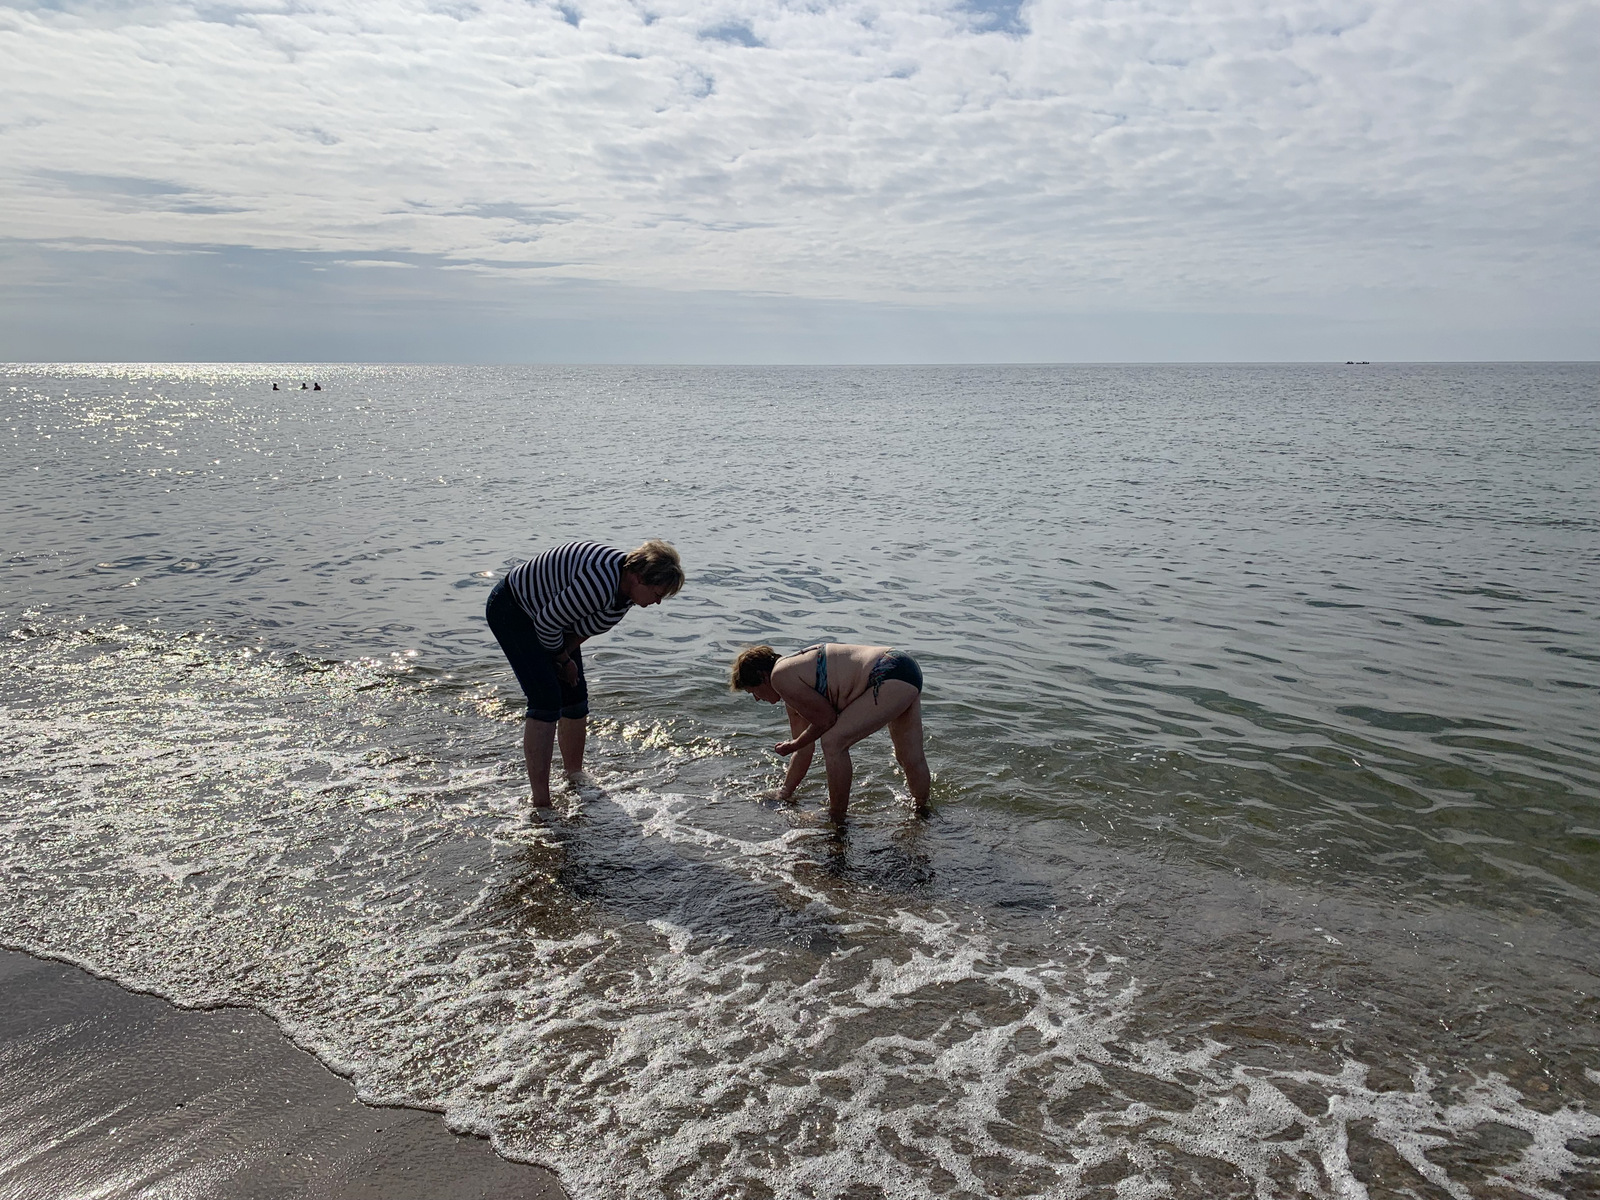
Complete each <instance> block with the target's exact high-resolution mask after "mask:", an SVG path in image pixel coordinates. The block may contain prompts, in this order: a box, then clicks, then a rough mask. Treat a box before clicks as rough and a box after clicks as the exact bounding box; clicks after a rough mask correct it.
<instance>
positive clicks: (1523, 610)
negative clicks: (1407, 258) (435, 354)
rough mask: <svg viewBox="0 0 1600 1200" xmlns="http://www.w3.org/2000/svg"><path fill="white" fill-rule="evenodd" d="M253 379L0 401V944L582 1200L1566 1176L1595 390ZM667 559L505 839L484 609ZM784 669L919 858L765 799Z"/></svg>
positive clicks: (1215, 1189) (1590, 1070)
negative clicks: (568, 553)
mask: <svg viewBox="0 0 1600 1200" xmlns="http://www.w3.org/2000/svg"><path fill="white" fill-rule="evenodd" d="M274 370H282V369H281V368H277V369H274V368H252V367H240V368H223V367H218V368H172V369H166V368H130V369H116V368H99V367H96V368H84V369H72V368H50V369H37V370H35V369H16V368H14V369H13V374H12V375H11V376H10V377H9V378H4V379H0V387H3V388H5V389H7V390H6V391H4V392H3V393H0V394H3V395H4V396H5V397H6V404H5V406H4V420H5V429H4V431H3V433H0V438H3V442H0V444H3V445H4V447H5V450H4V455H5V467H6V471H5V478H6V482H5V483H4V484H3V485H0V488H3V490H0V496H3V497H4V501H3V502H4V511H5V525H6V527H7V529H8V530H9V531H11V532H8V534H7V536H6V539H5V545H4V553H5V556H6V557H5V567H4V571H3V573H0V589H3V590H0V610H3V611H4V613H5V618H6V620H5V627H6V628H7V629H8V630H10V631H11V633H10V636H9V638H8V639H7V640H6V641H5V642H4V645H3V649H0V655H3V657H4V666H5V674H4V680H5V682H4V683H3V684H0V689H3V690H0V704H3V708H0V725H4V729H3V731H0V744H3V745H4V746H5V750H4V751H0V772H3V775H0V777H3V779H4V781H5V790H4V796H5V808H4V811H3V813H0V822H3V824H4V827H5V828H4V835H3V838H0V847H3V849H0V870H3V871H4V875H3V878H4V880H5V885H4V890H3V892H0V904H3V907H4V912H5V922H4V929H5V931H6V933H5V941H6V942H7V944H10V945H15V946H18V947H21V948H27V949H31V950H34V951H36V952H43V953H49V954H55V955H58V956H63V957H69V958H72V959H74V960H76V961H81V962H84V963H85V964H86V965H89V966H91V967H93V968H94V969H96V970H99V971H102V972H104V973H107V974H110V975H112V976H113V977H115V978H119V979H122V980H124V981H125V982H129V983H134V984H138V985H140V986H145V987H150V988H153V989H155V990H158V991H161V992H162V993H164V994H167V995H170V996H173V997H174V998H176V999H178V1000H180V1001H182V1002H185V1003H191V1004H201V1003H205V1004H210V1003H222V1002H245V1003H252V1004H256V1005H258V1006H260V1007H263V1008H265V1009H266V1010H268V1011H270V1012H272V1013H273V1014H274V1015H275V1016H276V1017H277V1018H278V1019H279V1020H280V1021H281V1022H282V1023H283V1024H284V1025H285V1027H286V1028H288V1029H289V1030H291V1032H293V1034H294V1035H295V1036H296V1037H297V1038H298V1039H300V1040H301V1041H302V1042H303V1043H304V1044H306V1045H308V1046H310V1047H312V1048H313V1049H315V1050H316V1051H317V1052H318V1053H319V1054H320V1055H321V1056H322V1057H323V1058H324V1059H325V1060H326V1061H328V1062H330V1063H332V1064H334V1065H335V1066H337V1067H339V1068H340V1069H341V1070H345V1071H347V1072H350V1073H353V1074H354V1075H355V1076H356V1078H357V1079H358V1081H359V1083H360V1085H361V1087H362V1089H363V1093H364V1094H365V1095H367V1096H369V1097H374V1098H382V1099H386V1100H396V1101H402V1102H407V1103H413V1104H419V1105H423V1106H429V1107H435V1108H440V1109H443V1110H445V1111H446V1112H447V1113H448V1114H449V1119H450V1120H451V1121H452V1122H453V1123H454V1124H456V1125H457V1126H458V1127H463V1128H473V1129H476V1130H478V1131H480V1132H486V1133H491V1134H492V1135H493V1136H494V1137H495V1139H496V1142H497V1144H498V1145H499V1146H500V1147H501V1148H502V1149H503V1150H504V1151H505V1152H507V1153H509V1154H512V1155H514V1156H518V1157H526V1158H534V1159H538V1160H540V1161H544V1162H549V1163H552V1164H554V1165H556V1166H557V1167H558V1168H559V1169H560V1170H561V1171H562V1174H563V1178H564V1179H565V1180H566V1181H567V1183H568V1186H569V1187H570V1188H571V1189H572V1190H573V1191H574V1192H575V1193H576V1194H578V1195H581V1196H585V1197H587V1196H595V1197H599V1196H613V1195H630V1196H653V1195H671V1196H682V1197H698V1196H711V1195H727V1196H734V1195H749V1196H767V1195H777V1196H807V1195H809V1196H830V1197H833V1196H837V1197H845V1196H849V1197H868V1196H874V1195H895V1196H925V1195H939V1196H963V1195H968V1196H971V1195H985V1196H990V1195H993V1196H1000V1195H1076V1194H1084V1195H1098V1194H1107V1195H1109V1194H1112V1192H1113V1191H1115V1193H1116V1194H1118V1195H1139V1196H1143V1195H1162V1194H1171V1195H1177V1196H1187V1195H1202V1194H1203V1195H1208V1196H1209V1195H1240V1196H1249V1195H1295V1194H1306V1195H1318V1196H1340V1195H1356V1194H1360V1191H1359V1189H1360V1188H1361V1187H1365V1188H1366V1189H1367V1190H1368V1192H1369V1194H1371V1195H1373V1196H1385V1195H1395V1196H1400V1195H1417V1196H1434V1195H1452V1196H1469V1195H1470V1196H1480V1195H1483V1196H1486V1195H1491V1194H1499V1193H1497V1192H1496V1191H1495V1189H1497V1188H1498V1189H1505V1190H1509V1192H1510V1193H1511V1194H1522V1195H1533V1196H1575V1195H1580V1194H1584V1193H1585V1192H1586V1191H1588V1190H1591V1189H1594V1188H1597V1187H1600V1160H1597V1155H1600V1120H1597V1118H1596V1114H1600V1044H1597V1043H1600V1038H1597V1036H1596V1033H1595V1026H1594V1017H1595V999H1594V997H1595V994H1596V991H1595V989H1596V978H1595V970H1594V967H1593V963H1594V961H1595V951H1596V949H1597V941H1600V939H1597V938H1596V936H1595V930H1596V925H1597V921H1596V917H1597V915H1600V914H1597V907H1596V899H1597V892H1600V871H1597V868H1596V863H1597V855H1600V811H1597V803H1596V802H1597V796H1600V785H1597V780H1596V774H1597V770H1596V768H1597V764H1600V737H1597V734H1600V723H1597V721H1596V718H1595V712H1596V704H1595V700H1596V696H1595V689H1596V687H1597V686H1600V667H1597V664H1600V637H1597V628H1596V626H1597V620H1596V615H1597V607H1596V604H1595V602H1594V599H1593V598H1594V596H1595V595H1596V594H1600V537H1597V531H1600V497H1597V487H1600V473H1597V471H1596V468H1595V466H1594V464H1595V462H1597V461H1600V457H1597V451H1600V386H1597V385H1600V368H1596V367H1593V366H1586V365H1580V366H1517V367H1512V366H1472V367H1393V368H1388V367H1370V368H1361V369H1355V368H1320V367H1244V368H1240V367H1192V368H1186V367H1160V368H1156V367H1150V368H1136V367H1125V368H1109V367H1103V368H1087V367H1086V368H1079V367H1073V368H984V369H980V368H962V369H954V368H945V369H927V370H917V369H901V370H890V369H882V370H861V369H849V370H842V369H841V370H831V371H828V370H742V369H723V370H690V369H674V370H642V369H609V368H608V369H581V370H578V369H574V370H558V369H538V370H531V369H516V370H513V369H481V368H472V369H467V368H404V369H400V368H395V369H384V368H317V371H318V372H321V373H322V374H321V376H320V377H321V379H322V382H323V384H324V387H325V389H326V390H324V391H322V392H315V393H312V392H307V393H302V392H299V391H298V390H296V391H289V392H280V393H276V394H274V393H272V392H271V391H270V390H269V389H270V381H271V379H272V378H273V377H274V375H273V372H274ZM306 374H307V375H309V374H310V372H309V371H308V372H306ZM278 377H279V378H280V379H286V378H287V376H283V375H280V376H278ZM650 535H661V536H666V537H669V538H670V539H671V540H673V541H674V542H675V543H676V544H677V545H678V546H679V548H680V549H681V550H682V551H683V553H684V557H685V560H686V563H687V565H688V568H689V571H690V578H691V583H690V586H689V587H688V588H687V589H686V590H685V592H684V593H683V594H682V595H681V596H679V597H678V598H676V599H674V600H673V601H671V602H669V603H668V604H666V605H663V606H662V607H661V608H659V609H651V610H649V611H648V612H642V613H638V614H635V615H633V616H632V617H630V618H628V620H627V621H626V622H624V624H623V625H622V626H620V627H619V628H618V629H617V630H615V631H613V633H612V634H610V635H607V637H606V638H604V639H602V640H600V641H598V642H596V643H595V644H594V647H593V651H594V652H593V654H592V655H591V661H592V664H593V666H592V672H591V674H592V676H593V682H594V686H595V693H596V710H597V713H598V714H600V715H601V717H602V719H601V720H600V722H599V725H598V729H597V731H596V736H595V737H594V739H593V740H592V743H591V745H592V750H591V753H592V756H593V758H594V767H595V770H594V774H595V777H596V780H597V783H598V784H599V786H598V787H595V788H588V789H585V791H584V792H583V793H582V795H580V796H574V797H572V808H571V812H570V813H569V814H568V815H567V817H566V818H564V819H560V820H556V821H553V822H550V823H548V824H537V823H530V822H529V821H528V820H527V819H526V816H525V814H524V812H523V811H522V809H521V805H520V795H521V787H522V785H521V783H520V781H519V778H518V776H519V774H520V767H519V765H518V763H517V761H516V759H517V757H518V756H517V754H516V749H515V738H516V733H517V729H516V719H515V712H516V707H515V705H514V703H513V701H514V699H515V697H514V694H513V689H514V684H513V682H512V680H511V678H510V674H509V671H508V670H507V668H506V667H505V666H504V664H503V662H502V661H501V660H500V659H499V657H498V655H497V653H496V652H495V648H494V645H493V642H492V641H491V640H490V639H489V638H488V636H487V634H486V631H485V630H484V628H483V625H482V620H481V610H482V603H483V599H484V597H485V595H486V589H487V588H488V587H489V585H490V584H491V583H492V581H493V578H494V577H495V576H496V575H497V574H498V573H499V572H501V571H502V570H503V569H504V568H505V566H506V565H508V564H509V563H510V562H511V561H514V560H515V559H516V558H517V557H521V556H525V555H527V554H531V553H533V552H535V551H537V550H538V549H541V548H543V547H545V546H548V545H550V544H553V543H555V542H557V541H559V540H563V539H566V538H569V537H577V536H593V537H599V538H602V539H604V540H608V541H611V542H613V543H615V544H632V543H633V542H635V541H637V540H638V539H640V538H642V537H644V536H650ZM821 637H829V638H834V639H841V640H842V639H851V640H872V641H879V640H881V641H887V642H892V643H894V644H897V645H902V646H904V647H905V648H907V649H910V650H911V651H913V652H914V653H915V654H916V655H917V656H918V658H919V659H920V660H921V661H922V663H923V666H924V668H925V670H926V671H927V673H928V680H929V689H928V693H927V699H926V709H927V725H928V730H929V756H930V761H931V762H932V764H933V766H934V769H935V771H936V773H937V779H936V784H935V803H936V810H935V814H934V816H933V817H932V818H931V819H929V820H926V821H917V820H913V819H911V818H909V817H908V816H907V815H906V812H905V808H904V805H903V800H902V795H901V793H900V791H899V788H898V780H897V779H896V777H895V775H894V772H893V767H892V760H891V759H890V756H889V753H888V749H887V745H886V744H885V745H882V746H878V745H875V744H874V743H867V744H865V745H864V746H863V747H862V748H861V749H860V750H859V751H858V753H857V760H858V799H857V802H856V805H855V807H854V809H853V814H854V820H853V821H852V825H851V828H850V829H849V831H848V832H847V833H846V834H845V835H844V836H843V837H835V836H833V835H832V834H830V833H829V832H828V831H827V829H826V828H825V827H823V826H822V825H821V824H819V823H818V822H817V821H816V820H815V817H814V813H815V809H816V807H817V805H818V803H819V801H820V771H818V772H817V774H818V776H819V778H818V780H817V781H815V782H814V783H813V784H812V785H811V787H810V788H809V790H808V791H807V792H804V793H802V795H803V797H804V799H805V801H806V803H805V804H804V805H802V806H801V807H800V808H799V809H791V808H788V807H783V806H772V805H768V804H765V803H763V802H761V801H760V800H759V798H758V793H759V791H760V789H761V788H762V787H764V786H770V784H771V783H772V782H773V781H774V779H775V777H776V770H775V766H774V760H773V758H772V756H771V755H770V754H769V753H767V752H766V750H765V748H766V747H767V746H769V745H770V744H771V742H772V741H773V740H775V739H776V737H777V735H778V733H779V732H780V731H779V730H778V729H777V727H776V725H775V724H774V714H773V712H772V711H771V710H770V709H768V708H767V707H766V706H764V705H759V706H758V705H754V704H752V703H750V702H749V701H748V700H746V699H744V698H740V697H732V696H729V695H727V694H726V692H725V691H724V690H723V684H722V679H723V670H724V664H725V662H726V660H727V658H728V657H729V656H730V655H731V653H732V652H733V651H734V650H735V649H737V648H738V647H739V646H740V645H743V644H745V643H747V642H750V641H756V640H769V641H771V642H773V643H774V644H775V645H779V646H780V647H791V648H793V647H798V646H801V645H805V644H807V643H808V642H810V641H814V640H817V639H818V638H821Z"/></svg>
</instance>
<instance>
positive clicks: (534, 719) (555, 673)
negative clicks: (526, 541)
mask: <svg viewBox="0 0 1600 1200" xmlns="http://www.w3.org/2000/svg"><path fill="white" fill-rule="evenodd" d="M681 587H683V565H682V563H680V562H679V560H678V552H677V551H676V550H674V549H673V548H672V547H671V546H669V545H668V544H667V543H666V542H662V541H655V540H652V541H648V542H645V543H644V544H643V545H642V546H639V547H637V548H635V549H633V550H629V551H627V552H626V553H624V552H623V551H621V550H613V549H612V548H611V547H610V546H602V545H600V544H599V543H598V542H569V543H568V544H567V545H565V546H557V547H556V548H555V549H553V550H546V551H545V552H544V553H543V554H541V555H539V556H538V557H537V558H533V559H529V560H528V561H527V562H525V563H522V564H521V565H519V566H516V567H513V568H512V569H511V571H510V573H509V574H508V575H507V576H506V577H505V578H504V579H502V580H500V582H499V583H497V584H495V585H494V589H493V590H492V591H491V592H490V593H489V601H488V604H487V605H486V606H485V616H486V617H487V618H488V621H489V628H490V629H491V630H493V632H494V636H495V640H496V641H498V642H499V643H500V649H501V650H503V651H505V656H506V658H507V659H508V660H509V661H510V663H511V669H512V670H513V671H514V672H516V676H517V682H518V683H520V684H521V685H522V691H523V694H524V695H525V696H527V698H528V713H527V719H526V720H525V721H524V723H523V733H522V753H523V756H524V757H525V758H526V759H527V762H528V782H529V784H530V785H531V786H532V788H533V806H534V807H535V808H549V807H550V764H551V760H552V758H553V757H554V750H555V745H556V743H557V741H558V740H559V742H560V745H561V765H562V767H563V768H564V769H565V770H566V773H567V775H568V777H569V778H571V777H573V776H575V775H577V774H579V773H580V772H581V771H582V770H583V747H584V742H585V741H586V740H587V737H588V715H589V686H588V683H587V681H586V680H585V679H584V675H583V652H582V650H581V649H580V648H579V647H581V646H582V645H583V643H584V642H586V641H587V640H588V639H590V638H592V637H594V636H595V635H596V634H600V633H604V632H605V631H606V630H608V629H610V628H611V627H612V626H613V625H615V624H616V623H617V622H618V621H620V620H622V618H623V617H625V616H627V614H628V610H629V609H631V608H634V607H638V608H649V607H650V606H651V605H652V604H659V603H661V601H663V600H665V599H666V598H667V597H668V596H674V595H676V594H677V593H678V590H679V589H680V588H681Z"/></svg>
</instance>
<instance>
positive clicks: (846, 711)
mask: <svg viewBox="0 0 1600 1200" xmlns="http://www.w3.org/2000/svg"><path fill="white" fill-rule="evenodd" d="M729 684H730V686H731V688H732V690H733V691H736V692H748V693H750V695H752V696H754V697H755V698H756V699H757V700H765V701H766V702H767V703H768V704H776V703H778V701H780V700H781V701H783V703H784V705H785V706H786V707H787V708H788V710H789V734H790V737H789V740H788V741H786V742H779V743H778V744H777V746H775V747H773V748H774V749H775V750H777V752H778V753H779V754H782V755H784V756H786V757H787V756H789V755H793V756H794V757H792V758H790V759H789V768H788V770H787V772H786V773H785V774H784V778H783V787H782V788H781V789H780V790H779V792H778V798H779V799H780V800H787V799H789V797H791V796H793V795H794V792H795V789H796V788H798V787H799V786H800V782H801V780H803V779H804V778H805V777H806V772H807V771H809V770H810V769H811V755H812V749H813V747H814V746H815V745H816V744H817V743H818V742H821V743H822V757H823V761H824V763H825V765H826V767H827V772H828V816H830V817H831V818H832V819H833V820H835V821H843V820H844V816H845V810H846V809H847V808H848V807H849V804H850V779H851V775H852V774H853V767H852V765H851V762H850V747H851V746H854V745H855V744H856V743H857V742H859V741H860V740H861V739H862V738H864V737H866V736H867V735H868V734H870V733H875V732H877V731H878V730H880V729H882V728H883V727H884V726H885V725H887V726H888V727H889V737H890V740H892V741H893V742H894V756H895V758H897V759H898V760H899V761H900V769H901V770H902V771H904V772H905V775H906V784H907V785H908V786H909V787H910V789H911V798H912V799H913V800H914V801H915V802H916V805H917V807H918V808H919V809H921V808H922V807H924V806H925V805H926V804H927V803H928V788H929V783H930V779H929V776H928V759H927V756H926V755H925V754H924V753H923V749H922V668H920V667H919V666H917V661H916V659H914V658H912V657H911V656H910V655H909V654H905V653H903V652H901V651H899V650H891V649H890V648H889V647H888V646H851V645H846V644H844V643H842V642H825V643H823V644H822V645H820V646H808V647H806V648H805V649H804V650H801V651H799V652H798V653H796V654H790V655H788V656H787V657H784V658H780V657H778V652H777V651H776V650H774V649H773V648H772V647H771V646H751V647H750V648H749V649H747V650H743V651H741V652H740V654H739V657H738V658H736V659H734V660H733V668H732V670H731V672H730V677H729Z"/></svg>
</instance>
